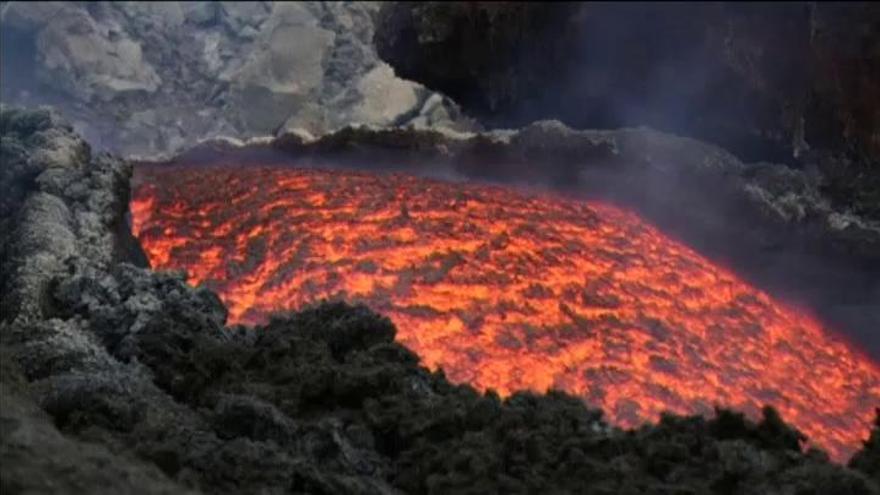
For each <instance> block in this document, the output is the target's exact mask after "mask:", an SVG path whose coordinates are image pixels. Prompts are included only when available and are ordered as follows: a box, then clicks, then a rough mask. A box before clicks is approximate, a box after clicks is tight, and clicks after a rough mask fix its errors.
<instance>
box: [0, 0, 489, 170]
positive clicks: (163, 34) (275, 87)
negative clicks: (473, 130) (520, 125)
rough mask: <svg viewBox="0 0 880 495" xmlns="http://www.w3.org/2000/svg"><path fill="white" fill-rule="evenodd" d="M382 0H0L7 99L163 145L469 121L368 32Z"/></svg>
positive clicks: (87, 127) (113, 140)
mask: <svg viewBox="0 0 880 495" xmlns="http://www.w3.org/2000/svg"><path fill="white" fill-rule="evenodd" d="M378 8H379V4H371V3H362V4H342V3H336V2H326V3H323V2H305V3H291V2H277V3H274V2H119V3H115V2H106V3H104V2H101V3H92V4H82V3H76V2H47V3H36V4H34V3H25V2H4V5H3V7H2V18H0V19H2V23H3V56H2V59H3V61H4V70H3V74H4V75H3V77H4V79H3V95H2V96H3V100H4V101H6V102H14V103H18V104H26V105H36V104H42V103H49V104H53V105H57V106H59V107H60V108H62V109H63V110H64V113H65V114H66V115H67V116H68V117H69V118H70V119H72V120H73V123H74V125H75V127H76V128H77V129H79V130H80V131H81V132H83V133H84V135H85V136H86V137H87V138H88V139H89V140H90V141H91V142H92V143H93V144H95V145H97V146H99V147H102V148H105V149H111V150H116V151H118V152H121V153H123V154H125V155H128V156H134V155H139V156H145V157H151V158H154V157H156V156H158V155H166V156H170V155H171V154H173V153H174V152H175V151H179V150H181V149H182V148H185V147H189V146H193V145H194V144H196V143H197V142H198V141H199V140H201V139H205V138H210V137H218V136H233V137H251V136H261V135H271V134H273V133H275V132H276V131H278V130H279V129H294V128H300V129H302V130H304V131H306V132H308V133H309V134H312V135H321V134H324V133H326V132H328V131H331V130H334V129H338V128H339V127H342V126H343V125H346V124H352V123H362V124H372V125H380V126H382V125H396V124H402V123H413V124H417V125H439V126H450V127H454V128H470V127H473V126H474V124H473V123H472V122H471V121H469V120H468V119H466V118H464V117H463V116H462V115H461V114H460V112H459V110H458V108H457V106H456V105H455V104H453V103H452V102H451V100H449V99H448V98H445V97H443V96H442V95H440V94H437V93H434V92H432V91H429V90H427V89H425V88H424V87H423V86H421V85H420V84H416V83H413V82H411V81H407V80H404V79H401V78H399V77H397V76H396V75H395V73H394V70H393V69H392V68H391V67H390V66H388V65H387V64H385V63H384V62H382V61H381V60H379V59H378V57H377V56H376V52H375V49H374V48H373V44H372V37H373V18H374V16H375V14H376V11H377V9H378Z"/></svg>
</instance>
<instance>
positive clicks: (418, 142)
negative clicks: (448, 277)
mask: <svg viewBox="0 0 880 495" xmlns="http://www.w3.org/2000/svg"><path fill="white" fill-rule="evenodd" d="M6 111H7V110H6V109H5V108H4V109H2V110H0V123H3V125H4V128H5V129H4V130H6V129H9V131H10V132H9V133H8V134H7V133H5V132H4V139H3V141H2V145H3V150H2V151H3V154H4V156H6V153H7V151H6V150H7V149H10V150H12V151H11V153H12V154H13V155H14V156H16V157H17V160H18V161H17V162H16V163H17V164H18V166H16V167H14V168H13V170H15V171H17V172H21V173H25V174H32V173H33V171H32V170H31V169H29V168H28V167H26V166H25V167H22V166H21V164H22V163H27V162H28V157H31V156H39V155H40V153H39V149H40V148H41V147H42V146H44V145H46V146H49V148H50V149H56V148H54V147H53V145H52V140H51V139H49V137H51V136H55V135H56V131H59V132H61V134H69V133H70V130H69V128H65V127H60V126H58V125H56V124H53V122H54V117H52V116H51V114H47V113H45V112H44V113H38V114H31V113H22V112H15V113H13V114H12V115H8V114H6ZM554 129H555V130H554ZM533 131H535V132H537V131H540V132H542V133H553V132H557V131H558V132H559V133H561V134H562V135H561V137H560V139H561V140H562V141H561V142H563V143H565V142H567V143H569V144H568V145H569V146H571V147H572V149H574V145H573V144H572V142H571V140H575V141H576V140H577V139H578V133H576V132H574V131H570V130H566V129H564V128H561V127H559V126H557V125H554V124H549V125H541V126H538V127H537V128H536V129H535V130H533ZM584 136H586V138H585V140H584V144H583V146H585V147H586V149H588V150H592V152H594V153H601V154H602V155H601V156H610V157H613V156H617V155H614V154H613V153H611V150H617V152H618V153H622V154H623V155H622V157H621V158H622V159H626V160H629V159H630V157H632V156H641V154H646V155H650V154H651V153H647V151H649V150H641V152H640V153H636V152H635V151H632V150H629V151H627V150H628V148H627V147H626V146H624V145H621V143H622V142H623V141H622V140H621V139H620V136H616V135H614V134H610V135H609V134H602V135H601V139H598V138H597V139H591V138H590V134H589V133H585V134H584ZM592 137H596V136H592ZM609 139H611V140H612V141H613V142H614V146H610V147H609V146H608V143H609V141H608V140H609ZM283 142H285V143H286V145H289V146H297V147H298V148H297V149H298V150H299V151H300V152H304V151H307V150H309V149H313V150H323V151H324V152H330V151H333V150H337V151H338V150H345V149H347V147H348V146H351V145H357V146H360V150H361V151H363V150H365V149H369V147H370V146H372V147H374V148H377V149H378V148H381V147H382V145H383V144H384V145H385V146H387V145H388V144H392V143H405V144H407V145H410V146H413V147H417V148H419V149H421V150H422V151H423V152H425V153H434V156H435V157H437V156H439V157H447V158H449V157H452V156H454V155H452V154H451V153H460V154H462V156H467V154H468V153H473V152H476V151H480V150H483V151H485V149H486V148H485V147H486V146H489V147H490V148H489V149H496V150H497V149H500V148H491V147H492V146H495V147H502V148H503V147H504V146H512V147H513V148H512V149H507V150H506V153H509V154H508V155H507V156H508V157H517V156H522V155H517V153H522V152H523V151H524V150H533V149H534V145H535V143H530V142H529V140H528V139H523V140H522V142H519V141H517V140H516V136H515V135H511V134H510V133H500V134H497V133H495V134H490V135H482V136H453V135H450V134H445V133H442V132H437V131H424V130H422V131H417V130H414V129H409V130H403V129H396V130H386V131H373V130H369V129H364V128H359V129H348V130H345V131H341V132H339V133H337V134H335V135H331V136H327V137H323V138H319V139H316V140H314V141H310V142H306V141H304V140H300V141H294V140H288V141H283ZM514 143H519V144H516V145H514ZM266 144H270V145H271V143H263V145H264V146H265V145H266ZM679 144H680V143H679ZM68 149H70V150H76V147H73V148H68ZM234 149H235V148H226V152H227V153H228V152H230V151H233V150H234ZM673 149H677V150H678V152H680V153H682V155H681V156H682V157H689V158H688V160H685V162H684V163H686V164H688V165H687V166H693V167H704V168H706V167H705V165H706V163H707V161H706V157H707V155H705V154H701V153H700V152H699V151H698V150H697V151H694V150H690V152H691V153H694V155H689V154H688V153H686V152H685V151H684V150H685V149H686V147H685V148H675V147H673ZM386 151H387V148H386ZM73 152H74V153H75V151H73ZM633 153H634V154H633ZM708 156H709V157H710V158H711V157H715V158H717V157H718V156H719V155H717V154H713V153H710V154H709V155H708ZM22 160H23V162H22ZM709 162H711V159H710V160H709ZM41 163H45V162H41ZM53 163H56V164H71V163H76V164H77V165H76V166H73V167H72V168H70V167H67V166H49V167H48V168H45V169H42V170H39V171H38V172H39V175H38V176H37V177H36V178H35V179H33V180H24V181H20V180H18V177H16V176H12V177H11V179H12V180H11V182H10V183H4V184H3V186H4V187H9V186H10V184H16V187H18V185H19V184H23V185H22V186H21V187H24V189H23V191H21V193H20V194H19V195H18V199H19V200H17V201H14V202H8V203H4V207H5V208H10V209H11V210H12V211H11V213H12V215H10V219H9V220H8V222H9V223H8V225H9V226H10V227H11V229H10V231H11V232H16V233H17V232H27V233H28V235H27V236H15V235H13V236H5V237H4V250H3V251H2V252H0V254H2V257H0V262H2V266H3V270H4V272H3V275H4V280H5V279H6V277H7V276H9V279H10V280H11V281H12V283H10V284H9V285H4V286H3V287H2V293H0V296H2V302H3V305H4V313H3V315H2V316H3V320H2V322H0V357H2V359H0V367H2V370H0V371H2V372H0V416H2V419H3V421H0V427H2V429H3V432H2V433H3V435H2V437H0V457H2V461H3V464H2V469H3V477H2V480H3V481H2V487H3V489H4V490H11V491H16V490H22V489H27V488H30V489H33V490H35V491H78V490H79V491H82V490H85V491H90V492H102V491H107V492H116V491H132V492H136V493H140V492H143V493H167V492H175V493H180V492H182V491H185V490H187V489H189V490H193V491H202V492H207V493H242V492H245V493H326V494H337V493H358V494H382V495H391V494H401V493H428V494H433V493H474V492H476V493H487V492H488V493H494V492H506V493H554V492H556V493H567V492H577V491H584V490H589V491H591V492H595V493H606V494H613V493H670V492H673V493H711V492H713V491H715V492H719V491H720V492H724V493H731V494H748V493H754V491H755V490H758V491H760V492H761V493H767V494H771V495H775V494H779V495H783V494H790V493H811V490H812V492H814V493H854V494H865V495H871V494H876V493H878V487H877V484H876V483H875V482H874V481H871V480H870V479H869V478H868V477H866V476H865V475H864V474H862V473H861V472H859V471H857V470H855V469H848V468H845V467H843V466H838V465H833V464H830V463H829V462H828V460H827V458H826V457H824V456H822V455H821V454H817V453H814V452H808V453H804V452H801V451H800V449H799V445H797V444H798V442H799V441H800V440H801V439H802V437H801V435H800V434H799V433H798V432H797V431H795V430H792V429H791V428H789V427H788V426H786V425H785V424H784V423H783V422H782V419H781V418H780V417H779V416H778V414H776V413H775V411H773V410H766V411H765V412H764V418H763V419H762V420H761V421H759V422H752V421H750V420H748V419H746V418H744V417H743V416H742V415H738V414H735V413H732V412H726V411H719V412H718V413H717V417H715V418H712V419H706V418H703V417H687V418H680V417H676V416H665V417H664V418H663V419H662V420H661V421H660V422H659V423H658V424H656V425H645V426H643V427H641V428H638V429H635V430H629V431H623V430H620V429H617V428H614V427H611V426H609V425H607V424H605V423H604V422H603V421H602V419H601V416H602V415H601V413H600V412H599V411H595V410H591V409H588V408H587V407H585V406H584V404H583V403H582V402H581V401H580V400H579V399H577V398H575V397H571V396H567V395H565V394H562V393H558V392H550V393H547V394H542V395H537V394H533V393H523V392H520V393H516V394H514V395H513V396H511V397H509V398H506V399H501V398H500V397H498V395H497V394H495V393H493V392H488V393H485V394H483V393H479V392H477V391H476V390H474V389H473V388H471V387H469V386H463V385H453V384H451V383H449V382H448V381H447V380H446V378H445V376H444V375H443V373H442V371H439V370H438V371H434V372H432V371H429V370H427V369H425V368H423V367H421V366H419V360H418V357H417V356H415V355H414V354H413V353H412V352H411V351H409V350H408V349H406V348H404V347H403V346H401V345H400V344H398V343H396V342H395V341H394V338H395V328H394V326H393V325H392V324H391V322H390V320H388V318H386V317H383V316H380V315H377V314H375V313H373V312H372V311H370V310H369V309H367V308H365V307H363V306H350V305H348V304H345V303H341V302H336V303H323V304H319V305H316V306H314V307H310V308H305V309H303V310H302V311H300V312H298V313H292V314H286V315H280V316H279V317H278V318H275V319H273V320H272V321H270V323H269V324H267V325H264V326H260V327H257V328H253V329H246V328H241V327H233V328H229V327H225V326H224V322H225V318H226V311H225V309H224V308H223V306H222V305H221V304H220V302H219V300H218V299H217V297H216V295H214V294H212V293H211V292H210V291H208V290H207V289H205V288H193V287H190V286H188V285H187V284H186V283H185V278H184V277H183V275H182V274H174V273H171V274H169V273H152V272H150V271H148V270H146V269H144V268H139V267H135V266H132V265H131V264H128V263H126V261H128V260H130V258H128V257H126V256H125V254H124V253H125V252H124V251H120V250H119V249H118V248H117V246H118V245H119V242H118V241H117V242H110V240H112V239H113V238H114V237H118V236H119V235H120V233H119V230H118V223H119V222H121V221H122V218H123V216H124V212H125V208H124V205H125V204H126V201H127V197H128V193H129V191H128V180H127V179H128V176H127V175H126V171H127V168H126V167H125V165H124V163H123V162H121V161H119V160H116V159H114V158H112V157H108V156H103V157H97V158H90V159H89V160H86V162H83V163H78V162H77V161H76V160H66V159H60V160H55V161H53ZM638 163H641V164H642V165H643V164H644V163H645V162H644V161H641V162H638ZM465 165H467V163H465ZM708 170H716V167H708ZM4 177H5V176H4ZM41 198H42V199H41ZM55 229H61V230H63V231H64V232H65V234H64V235H63V236H60V235H51V234H52V233H53V232H55ZM59 231H60V230H59ZM129 235H130V234H129ZM37 239H39V240H40V242H39V243H35V242H33V241H34V240H37ZM105 241H107V242H105ZM46 260H48V261H46ZM45 263H49V265H51V266H49V267H48V268H46V267H45V266H44V265H45ZM22 280H28V281H29V283H28V284H24V285H22V284H21V283H20V282H21V281H22ZM10 287H11V288H12V289H11V290H10ZM21 287H24V288H21ZM33 287H36V289H33ZM22 298H24V299H27V300H39V301H41V304H39V305H28V304H12V303H15V302H17V301H19V300H21V299H22ZM7 307H9V308H11V309H12V310H11V311H7ZM18 366H21V367H22V370H21V371H22V372H19V371H16V370H17V369H18ZM37 405H38V406H37ZM866 455H868V456H870V453H869V454H866ZM867 462H868V463H870V460H869V461H867ZM862 463H863V462H862V461H859V462H857V463H855V464H854V468H858V469H861V467H860V466H861V464H862ZM869 468H870V465H869Z"/></svg>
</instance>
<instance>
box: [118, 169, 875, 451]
mask: <svg viewBox="0 0 880 495" xmlns="http://www.w3.org/2000/svg"><path fill="white" fill-rule="evenodd" d="M138 181H139V182H140V184H141V185H140V186H138V187H137V188H136V191H135V194H134V199H133V201H132V204H131V211H132V215H133V229H134V233H135V235H136V236H137V237H138V238H139V239H140V241H141V243H142V245H143V247H144V250H145V251H146V254H147V256H148V258H149V260H150V262H151V264H152V266H153V267H154V268H157V269H175V270H186V271H187V273H188V277H189V282H190V283H192V284H193V285H197V284H205V285H206V286H208V287H210V288H211V289H213V290H214V291H216V292H217V293H218V294H219V296H220V298H221V299H222V300H223V301H224V302H225V303H226V305H227V306H228V308H229V315H230V322H232V323H248V324H253V323H259V322H263V321H266V320H267V319H268V316H269V315H270V314H271V313H274V312H278V311H282V310H287V309H295V308H298V307H301V306H303V305H306V304H308V303H312V302H315V301H317V300H319V299H322V298H344V299H346V300H349V301H352V302H363V303H365V304H367V305H368V306H370V307H371V308H373V309H374V310H376V311H378V312H381V313H384V314H386V315H388V316H389V317H390V318H391V319H392V321H393V322H394V323H395V324H396V326H397V329H398V333H397V338H398V340H399V341H400V342H402V343H403V344H405V345H406V346H408V347H409V348H411V349H413V350H414V351H415V352H416V353H417V354H418V355H419V356H420V357H421V358H422V360H423V362H424V364H425V365H427V366H428V367H430V368H432V369H433V368H436V367H442V368H443V369H444V371H445V372H446V374H447V376H448V377H449V379H450V380H452V381H454V382H458V383H469V384H471V385H473V386H475V387H477V388H479V389H490V388H491V389H495V390H496V391H497V392H499V393H500V394H501V395H507V394H510V393H512V392H514V391H516V390H522V389H530V390H536V391H544V390H547V389H549V388H555V389H561V390H564V391H567V392H569V393H571V394H574V395H577V396H580V397H582V398H583V399H584V400H585V401H586V402H587V403H588V404H590V405H591V406H595V407H601V408H602V409H603V410H604V411H605V413H606V415H607V416H608V417H609V419H610V420H611V421H612V422H614V423H616V424H618V425H621V426H624V427H631V426H637V425H638V424H640V423H642V422H643V421H645V420H656V419H657V418H658V417H659V415H660V413H661V412H663V411H671V412H674V413H678V414H692V413H701V414H711V413H712V411H713V406H714V405H720V406H725V407H732V408H736V409H739V410H744V411H746V412H747V413H748V414H750V415H752V416H757V414H758V411H759V409H760V407H762V406H763V405H764V404H770V405H772V406H774V407H776V408H777V409H778V410H779V411H780V413H781V414H782V416H783V418H784V419H785V420H786V421H787V422H789V423H791V424H793V425H795V426H796V427H797V428H798V429H800V430H801V431H802V432H804V433H805V434H806V435H808V437H809V438H810V439H811V442H813V443H815V444H817V445H818V446H820V447H823V448H825V449H826V450H827V451H828V452H829V453H830V454H831V456H832V457H833V458H834V459H836V460H844V459H846V458H847V457H848V456H849V455H850V454H851V453H852V452H854V451H855V450H857V449H858V448H860V447H861V440H863V439H864V438H866V437H867V435H868V432H869V429H870V425H871V420H872V419H873V414H874V407H875V406H877V405H880V367H878V366H877V364H875V363H873V362H872V361H870V360H869V359H868V358H866V357H864V356H863V355H862V354H861V353H859V352H857V351H856V350H854V349H853V348H852V347H850V346H849V345H848V344H847V343H846V342H844V341H842V340H840V339H838V338H836V337H834V336H833V335H832V334H831V332H830V331H828V330H826V329H823V327H822V326H821V325H820V324H819V323H817V322H816V321H814V320H813V319H811V318H810V317H808V316H805V315H803V314H801V313H799V312H798V311H795V310H793V309H791V308H788V307H786V306H784V305H783V304H780V303H779V302H777V301H774V300H773V299H772V298H771V297H770V296H768V295H767V294H765V293H764V292H761V291H760V290H757V289H755V288H753V287H751V286H749V285H748V284H747V283H745V282H744V281H742V280H741V279H739V278H738V277H737V276H736V275H734V274H732V273H731V272H730V271H728V270H726V269H724V268H721V267H719V266H717V265H716V264H713V263H712V262H710V261H709V260H707V259H706V258H704V257H702V256H700V255H699V254H697V253H696V252H694V251H693V250H691V249H689V248H688V247H686V246H685V245H683V244H681V243H680V242H677V241H674V240H671V239H670V238H668V237H666V236H664V235H663V234H662V233H661V232H659V231H658V230H657V229H655V228H653V227H651V226H650V225H648V224H647V223H646V222H645V221H643V220H641V219H640V218H639V217H638V216H636V215H635V214H633V213H630V212H627V211H624V210H621V209H618V208H616V207H613V206H610V205H607V204H604V203H600V202H577V201H570V200H561V199H554V198H547V197H542V196H529V195H524V194H522V193H518V192H514V191H511V190H507V189H504V188H499V187H488V186H478V185H462V184H450V183H444V182H439V181H432V180H426V179H422V178H416V177H411V176H404V175H373V174H367V173H358V172H339V171H319V170H301V169H291V168H272V167H265V168H231V167H211V168H204V167H203V168H185V167H174V168H168V167H142V168H140V169H139V170H138Z"/></svg>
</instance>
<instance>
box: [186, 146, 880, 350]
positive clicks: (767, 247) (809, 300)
mask: <svg viewBox="0 0 880 495" xmlns="http://www.w3.org/2000/svg"><path fill="white" fill-rule="evenodd" d="M623 132H624V133H626V132H631V133H634V134H636V135H640V134H639V133H640V132H642V131H623ZM649 135H651V134H650V133H649ZM658 136H659V135H658ZM662 139H668V140H670V141H671V142H673V143H674V144H675V145H676V146H679V147H681V148H682V149H685V150H691V148H694V149H695V150H696V151H692V150H691V151H688V153H692V154H694V155H695V156H698V157H700V156H703V155H702V154H701V153H712V152H714V151H713V150H717V149H715V148H711V147H708V148H707V147H705V145H702V144H700V143H698V142H696V141H691V140H686V139H683V140H679V141H680V142H679V141H676V138H674V137H667V138H662ZM645 149H646V150H648V151H645V153H649V151H650V149H651V147H650V146H648V145H646V146H645ZM554 151H558V150H554V149H552V148H551V149H548V150H547V151H546V152H545V153H544V155H545V156H534V157H530V158H523V157H522V156H520V157H516V158H514V157H511V156H505V153H504V152H503V151H497V150H496V151H494V152H483V153H480V152H472V153H458V154H454V155H453V156H448V155H441V156H437V155H436V154H431V153H427V152H418V151H412V150H407V149H398V150H393V149H389V148H383V147H377V146H355V147H353V148H351V149H348V150H346V151H340V152H328V151H327V150H323V151H320V152H299V153H290V152H287V151H282V150H279V149H273V148H270V147H246V148H241V149H237V150H228V149H227V150H213V151H212V150H204V149H203V150H197V151H194V152H192V153H190V154H187V155H183V156H181V157H179V158H178V159H176V160H175V163H177V164H186V165H189V166H204V165H211V164H235V165H237V166H249V165H282V166H296V167H308V168H323V169H357V170H365V171H371V172H376V173H407V174H413V175H419V176H422V177H429V178H434V179H442V180H446V181H450V182H477V183H483V184H492V185H503V186H507V187H513V188H516V189H519V190H522V191H524V192H526V193H537V194H549V195H554V196H565V197H568V198H574V199H601V200H604V201H608V202H611V203H613V204H616V205H618V206H621V207H623V208H626V209H630V210H633V211H635V212H636V213H638V214H639V215H640V216H642V217H643V218H645V219H647V220H649V221H650V222H652V223H653V224H654V225H656V226H657V227H658V228H659V229H660V230H662V231H663V232H664V233H665V234H667V235H669V236H671V237H674V238H677V239H679V240H680V241H682V242H683V243H685V244H687V245H688V246H690V247H691V248H693V249H694V250H696V251H697V252H699V253H701V254H703V255H704V256H706V257H708V258H710V259H712V260H713V261H715V262H717V263H719V264H721V265H723V266H726V267H728V268H730V269H731V270H733V271H734V272H735V273H737V274H738V275H739V276H741V277H742V278H743V279H744V280H746V281H747V282H749V283H750V284H751V285H754V286H756V287H759V288H761V289H763V290H764V291H766V292H767V293H769V294H770V295H771V296H773V297H775V298H776V299H778V300H782V301H784V302H785V303H787V304H788V305H790V306H792V307H794V308H796V309H797V310H799V311H800V312H803V313H805V314H808V315H810V316H815V317H817V318H819V319H820V320H821V321H823V322H824V323H825V324H826V326H828V327H830V328H833V329H835V330H837V331H838V332H839V336H840V337H841V338H842V339H844V340H847V341H849V342H850V343H851V344H853V346H854V347H855V348H857V349H861V350H862V351H864V352H866V353H867V354H870V355H871V356H873V357H874V358H875V359H880V340H878V339H877V336H876V329H877V328H880V263H878V260H877V259H876V257H874V258H866V257H864V256H859V255H857V254H855V253H848V252H847V251H845V250H842V249H841V247H840V246H838V245H836V244H835V243H836V242H837V241H835V240H834V238H833V237H831V236H829V235H826V234H823V233H822V232H816V231H814V230H813V229H812V227H811V226H810V224H808V223H804V224H801V225H798V224H790V225H786V224H780V223H778V222H772V221H768V220H767V217H766V215H764V214H763V213H762V212H760V211H758V210H757V209H756V205H755V204H754V203H753V202H750V201H747V200H745V198H744V197H743V194H742V187H743V182H742V181H743V179H742V177H741V176H740V174H742V173H743V172H742V170H739V171H736V172H735V171H729V172H725V171H721V172H719V171H717V170H715V171H711V172H710V173H705V174H700V173H699V172H698V171H697V170H695V169H694V167H693V166H685V165H684V164H683V163H678V162H676V160H675V159H673V158H670V157H666V156H660V155H657V154H656V153H655V156H654V158H653V161H647V162H641V163H635V162H632V163H630V162H628V161H627V160H629V159H630V158H632V159H633V160H635V157H634V156H631V155H633V153H632V152H628V153H629V154H627V155H626V156H625V157H624V158H623V159H621V158H620V157H614V156H613V155H609V156H608V157H606V158H603V157H602V156H601V154H597V155H596V156H582V158H581V159H580V160H577V159H571V157H570V156H569V155H566V154H565V153H563V154H562V155H561V156H554V155H553V153H554ZM718 152H719V153H723V152H721V151H720V150H718ZM676 153H678V152H677V151H676V152H674V153H671V155H672V156H679V155H680V156H683V157H684V158H682V160H684V159H686V158H688V159H690V158H689V155H687V154H686V153H685V154H681V153H679V154H678V155H676ZM700 159H703V158H698V160H700ZM726 159H727V160H729V166H731V167H738V168H744V167H746V166H744V165H742V164H741V163H740V162H738V161H737V160H735V159H734V158H733V157H728V158H726Z"/></svg>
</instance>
